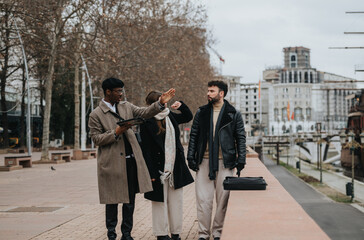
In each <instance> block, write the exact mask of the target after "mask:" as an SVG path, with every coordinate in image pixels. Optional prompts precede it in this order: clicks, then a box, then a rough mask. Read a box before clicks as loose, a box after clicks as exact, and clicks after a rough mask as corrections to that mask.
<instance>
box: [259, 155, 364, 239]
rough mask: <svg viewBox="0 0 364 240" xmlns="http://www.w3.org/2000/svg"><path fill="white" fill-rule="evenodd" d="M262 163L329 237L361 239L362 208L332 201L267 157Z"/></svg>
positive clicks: (363, 228)
mask: <svg viewBox="0 0 364 240" xmlns="http://www.w3.org/2000/svg"><path fill="white" fill-rule="evenodd" d="M264 164H265V166H266V167H267V168H268V169H269V171H270V172H271V174H273V175H274V177H276V179H278V181H279V182H280V183H281V184H282V186H283V187H284V188H285V189H286V190H287V191H288V192H289V193H290V195H291V196H292V197H293V198H294V199H295V200H296V201H297V202H298V203H299V204H300V205H301V206H302V208H303V209H304V210H305V211H306V213H307V214H308V215H310V217H311V218H312V219H313V220H314V221H315V222H316V223H317V224H318V225H319V226H320V227H321V228H322V230H324V231H325V233H326V234H327V235H328V236H329V237H330V238H331V239H332V240H344V239H350V240H363V239H364V238H363V234H364V226H363V223H364V213H363V212H361V211H359V210H358V209H356V208H354V207H353V206H352V204H343V203H338V202H334V201H332V200H331V199H330V198H328V197H326V196H325V195H323V194H321V193H320V192H318V191H316V190H315V189H314V188H313V187H311V186H310V185H308V184H306V183H305V182H304V181H302V180H301V179H299V178H297V177H295V176H294V175H293V174H292V173H290V172H289V171H287V170H286V169H285V168H284V167H282V166H278V165H277V164H276V162H273V161H271V160H270V159H268V158H267V157H266V158H265V161H264ZM304 239H312V238H304Z"/></svg>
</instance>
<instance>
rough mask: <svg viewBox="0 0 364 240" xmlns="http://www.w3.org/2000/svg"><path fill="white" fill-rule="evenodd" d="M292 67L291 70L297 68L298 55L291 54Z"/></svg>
mask: <svg viewBox="0 0 364 240" xmlns="http://www.w3.org/2000/svg"><path fill="white" fill-rule="evenodd" d="M289 60H290V66H291V68H295V67H296V66H297V54H296V53H290V58H289Z"/></svg>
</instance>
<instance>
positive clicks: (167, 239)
mask: <svg viewBox="0 0 364 240" xmlns="http://www.w3.org/2000/svg"><path fill="white" fill-rule="evenodd" d="M157 240H171V238H170V237H169V236H168V235H165V236H157Z"/></svg>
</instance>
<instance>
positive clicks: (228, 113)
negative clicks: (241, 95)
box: [200, 99, 236, 128]
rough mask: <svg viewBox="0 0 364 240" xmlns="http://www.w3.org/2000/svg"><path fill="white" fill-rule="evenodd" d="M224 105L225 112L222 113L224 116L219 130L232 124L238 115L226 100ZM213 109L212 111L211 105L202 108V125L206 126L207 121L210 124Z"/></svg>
mask: <svg viewBox="0 0 364 240" xmlns="http://www.w3.org/2000/svg"><path fill="white" fill-rule="evenodd" d="M224 104H225V107H224V112H223V113H222V114H223V115H222V118H221V123H220V126H219V128H221V127H222V126H224V125H226V124H228V123H229V122H231V121H232V120H233V115H234V114H235V113H236V109H235V108H234V107H233V106H232V105H231V104H230V103H229V102H228V101H227V100H225V99H224ZM211 109H212V104H210V103H208V104H206V105H203V106H201V107H200V111H201V113H200V114H201V117H202V119H203V120H202V124H206V121H208V123H209V122H210V113H211Z"/></svg>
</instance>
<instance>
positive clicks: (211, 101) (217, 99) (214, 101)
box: [207, 95, 220, 104]
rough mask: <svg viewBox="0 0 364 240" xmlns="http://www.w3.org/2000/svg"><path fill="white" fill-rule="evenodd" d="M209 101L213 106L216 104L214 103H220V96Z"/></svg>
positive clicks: (208, 99)
mask: <svg viewBox="0 0 364 240" xmlns="http://www.w3.org/2000/svg"><path fill="white" fill-rule="evenodd" d="M207 101H208V102H209V103H211V104H214V103H216V102H218V101H220V96H219V95H216V97H213V98H209V97H208V98H207Z"/></svg>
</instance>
